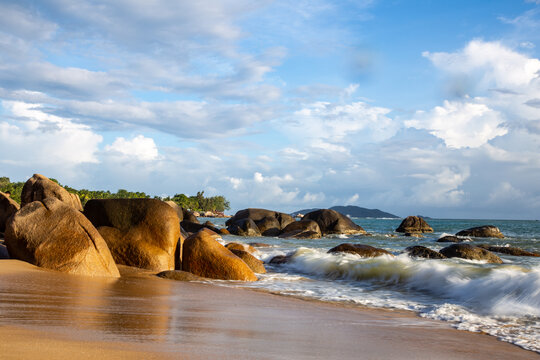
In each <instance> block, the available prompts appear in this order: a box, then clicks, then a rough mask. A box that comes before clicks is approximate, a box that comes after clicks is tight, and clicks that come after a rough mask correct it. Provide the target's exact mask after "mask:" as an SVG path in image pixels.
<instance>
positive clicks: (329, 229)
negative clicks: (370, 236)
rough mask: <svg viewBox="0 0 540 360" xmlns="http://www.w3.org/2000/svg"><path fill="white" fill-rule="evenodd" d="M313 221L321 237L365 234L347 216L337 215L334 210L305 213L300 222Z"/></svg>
mask: <svg viewBox="0 0 540 360" xmlns="http://www.w3.org/2000/svg"><path fill="white" fill-rule="evenodd" d="M306 220H313V221H315V222H316V223H317V224H318V225H319V228H320V230H321V233H322V234H323V235H326V234H366V231H365V230H364V229H362V227H361V226H359V225H356V224H355V223H354V222H353V221H352V220H351V219H349V218H348V217H347V216H345V215H343V214H340V213H338V212H337V211H335V210H330V209H320V210H315V211H312V212H310V213H307V214H306V215H304V217H303V218H302V221H306Z"/></svg>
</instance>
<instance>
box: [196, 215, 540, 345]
mask: <svg viewBox="0 0 540 360" xmlns="http://www.w3.org/2000/svg"><path fill="white" fill-rule="evenodd" d="M200 220H201V223H202V222H204V221H206V220H210V221H211V222H212V223H214V224H215V225H216V226H218V227H225V221H226V219H214V218H212V219H209V218H201V219H200ZM352 220H353V221H354V222H355V223H356V224H358V225H360V226H362V227H363V228H364V229H365V230H366V231H367V232H368V233H370V236H364V235H335V236H325V237H323V238H321V239H281V238H277V237H239V236H234V235H224V236H223V238H222V241H223V243H228V242H240V243H244V244H248V243H250V242H262V243H266V244H268V245H270V247H258V248H257V252H256V253H255V255H256V256H257V257H258V258H260V259H261V260H263V261H265V262H268V261H269V260H270V259H272V258H273V257H274V256H277V255H292V257H291V261H290V262H288V263H286V264H281V265H277V264H276V265H273V264H265V266H266V269H267V273H266V274H258V276H259V281H257V282H252V283H235V282H233V283H231V282H219V281H217V283H218V284H220V285H222V286H239V287H249V288H256V289H262V290H266V291H270V292H273V293H279V294H282V295H289V296H295V297H301V298H308V299H317V300H322V301H328V302H340V303H347V304H354V305H358V306H363V307H371V308H387V309H400V310H410V311H413V312H415V313H417V314H418V315H419V316H421V317H425V318H429V319H436V320H441V321H445V322H448V323H450V324H451V325H452V326H453V327H455V328H457V329H460V330H467V331H473V332H482V333H486V334H489V335H492V336H495V337H497V338H498V339H500V340H502V341H507V342H510V343H513V344H515V345H518V346H520V347H523V348H525V349H528V350H532V351H535V352H538V353H540V257H518V256H511V255H505V254H500V253H497V255H498V256H499V257H500V258H501V259H502V260H503V262H504V263H503V264H487V263H485V262H483V261H473V260H464V259H458V258H452V259H444V260H433V259H423V258H411V257H409V256H408V255H407V254H406V253H405V252H404V249H405V248H406V247H408V246H413V245H422V246H426V247H428V248H431V249H434V250H440V249H442V248H443V247H446V246H448V245H450V243H438V242H437V239H439V238H441V237H443V236H445V235H453V234H455V233H457V232H458V231H460V230H464V229H467V228H470V227H475V226H481V225H494V226H497V227H498V228H499V229H500V230H501V232H502V233H503V234H504V235H505V238H504V239H497V238H470V239H465V241H467V242H468V243H470V244H473V245H474V244H490V245H498V246H514V247H519V248H522V249H525V250H529V251H533V252H540V221H520V220H448V219H428V220H427V222H428V223H429V225H430V226H431V227H432V228H433V229H434V232H433V233H427V234H424V235H423V237H421V238H415V237H406V236H403V235H402V234H399V233H396V232H395V231H394V230H395V229H396V228H397V227H398V226H399V224H400V222H401V220H402V219H364V218H362V219H360V218H352ZM341 243H355V244H367V245H371V246H375V247H379V248H383V249H385V250H388V251H389V252H391V253H392V254H394V255H395V256H394V257H391V256H380V257H376V258H362V257H360V256H358V255H353V254H328V253H327V252H328V250H329V249H330V248H332V247H334V246H336V245H339V244H341Z"/></svg>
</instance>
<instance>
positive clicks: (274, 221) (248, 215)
mask: <svg viewBox="0 0 540 360" xmlns="http://www.w3.org/2000/svg"><path fill="white" fill-rule="evenodd" d="M244 219H250V220H252V221H253V222H254V223H255V224H256V225H257V228H259V231H260V232H261V233H262V234H263V235H264V236H277V235H279V233H280V232H281V230H282V229H283V228H284V227H285V226H287V225H289V224H290V223H292V222H293V221H294V218H293V217H292V216H290V215H288V214H285V213H282V212H278V211H272V210H266V209H252V208H250V209H244V210H240V211H238V212H237V213H236V214H235V215H234V216H233V217H232V218H230V219H229V220H227V222H225V224H226V225H227V226H229V227H230V226H232V225H234V224H236V223H238V222H239V221H243V220H244ZM229 231H230V232H231V234H234V232H232V231H231V230H230V229H229Z"/></svg>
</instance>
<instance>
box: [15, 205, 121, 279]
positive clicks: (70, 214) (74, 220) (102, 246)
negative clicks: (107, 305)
mask: <svg viewBox="0 0 540 360" xmlns="http://www.w3.org/2000/svg"><path fill="white" fill-rule="evenodd" d="M5 244H6V246H7V250H8V251H9V255H10V256H11V258H13V259H19V260H23V261H26V262H29V263H31V264H34V265H36V266H39V267H42V268H46V269H51V270H56V271H61V272H65V273H69V274H76V275H87V276H110V277H119V276H120V273H119V272H118V268H117V267H116V264H115V262H114V260H113V257H112V256H111V253H110V251H109V248H108V247H107V244H106V243H105V240H104V239H103V238H102V236H101V235H100V233H99V232H98V231H97V230H96V228H95V227H94V226H93V225H92V224H91V223H90V221H88V219H86V218H85V217H84V216H83V214H81V212H79V211H77V210H76V209H75V208H73V207H72V206H70V205H68V204H66V203H64V202H63V201H61V200H59V199H57V198H56V197H48V198H45V199H43V201H34V202H31V203H29V204H26V205H25V206H24V207H23V208H22V209H21V210H19V211H18V212H17V213H16V214H15V215H14V216H13V217H11V218H10V220H9V221H8V223H7V224H6V233H5Z"/></svg>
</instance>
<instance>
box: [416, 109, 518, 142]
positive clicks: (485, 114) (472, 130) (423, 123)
mask: <svg viewBox="0 0 540 360" xmlns="http://www.w3.org/2000/svg"><path fill="white" fill-rule="evenodd" d="M405 125H406V126H409V127H414V128H416V129H426V130H428V131H429V133H430V134H432V135H435V136H437V137H438V138H440V139H442V140H443V141H444V142H445V144H446V145H447V146H448V147H451V148H458V149H459V148H464V147H471V148H474V147H479V146H482V145H484V144H485V143H487V142H488V141H489V140H491V139H493V138H495V137H497V136H502V135H505V134H506V133H507V132H508V130H507V129H506V128H505V127H504V118H503V116H502V114H501V113H499V112H497V111H494V110H492V109H490V108H489V107H488V106H486V105H485V104H480V103H476V102H456V101H454V102H451V101H445V102H444V104H443V106H437V107H435V108H434V109H432V110H431V111H428V112H425V111H418V112H417V113H416V114H415V116H414V119H413V120H408V121H405Z"/></svg>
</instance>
